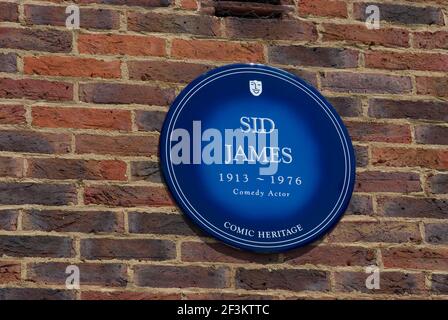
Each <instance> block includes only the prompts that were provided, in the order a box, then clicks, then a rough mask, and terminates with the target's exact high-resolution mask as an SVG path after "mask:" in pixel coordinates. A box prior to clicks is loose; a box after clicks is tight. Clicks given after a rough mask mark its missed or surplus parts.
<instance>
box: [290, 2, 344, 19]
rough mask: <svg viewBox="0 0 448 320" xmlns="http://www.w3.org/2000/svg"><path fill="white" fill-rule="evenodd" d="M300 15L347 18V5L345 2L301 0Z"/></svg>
mask: <svg viewBox="0 0 448 320" xmlns="http://www.w3.org/2000/svg"><path fill="white" fill-rule="evenodd" d="M298 6H299V15H301V16H307V15H313V16H323V17H338V18H347V4H346V3H345V2H344V1H328V0H301V1H300V2H299V4H298Z"/></svg>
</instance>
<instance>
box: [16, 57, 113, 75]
mask: <svg viewBox="0 0 448 320" xmlns="http://www.w3.org/2000/svg"><path fill="white" fill-rule="evenodd" d="M23 63H24V72H25V73H26V74H38V75H47V76H64V77H90V78H119V77H120V76H121V71H120V61H104V60H97V59H91V58H77V57H68V56H64V57H62V56H38V57H35V56H29V57H24V59H23Z"/></svg>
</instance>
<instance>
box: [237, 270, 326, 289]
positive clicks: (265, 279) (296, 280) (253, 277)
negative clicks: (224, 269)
mask: <svg viewBox="0 0 448 320" xmlns="http://www.w3.org/2000/svg"><path fill="white" fill-rule="evenodd" d="M236 285H237V287H238V288H242V289H248V290H266V289H281V290H293V291H305V290H306V291H328V290H329V279H328V274H327V273H326V272H324V271H315V270H291V269H279V270H269V269H238V270H237V271H236Z"/></svg>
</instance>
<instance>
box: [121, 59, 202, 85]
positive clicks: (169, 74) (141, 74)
mask: <svg viewBox="0 0 448 320" xmlns="http://www.w3.org/2000/svg"><path fill="white" fill-rule="evenodd" d="M210 69H211V66H209V65H206V64H200V63H185V62H175V61H142V60H138V61H129V62H128V70H129V77H130V78H131V79H134V80H142V81H148V80H153V81H165V82H180V83H188V82H190V81H192V80H193V79H194V78H196V77H198V76H200V75H201V74H202V73H204V72H206V71H208V70H210Z"/></svg>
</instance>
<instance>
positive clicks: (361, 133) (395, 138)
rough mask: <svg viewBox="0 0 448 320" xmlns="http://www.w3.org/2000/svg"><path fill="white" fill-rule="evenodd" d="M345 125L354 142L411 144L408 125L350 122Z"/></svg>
mask: <svg viewBox="0 0 448 320" xmlns="http://www.w3.org/2000/svg"><path fill="white" fill-rule="evenodd" d="M345 125H346V126H347V129H348V131H349V133H350V136H351V137H352V139H353V140H355V141H378V142H396V143H409V142H411V129H410V127H409V125H397V124H385V123H373V122H370V123H368V122H352V121H350V122H345Z"/></svg>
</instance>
